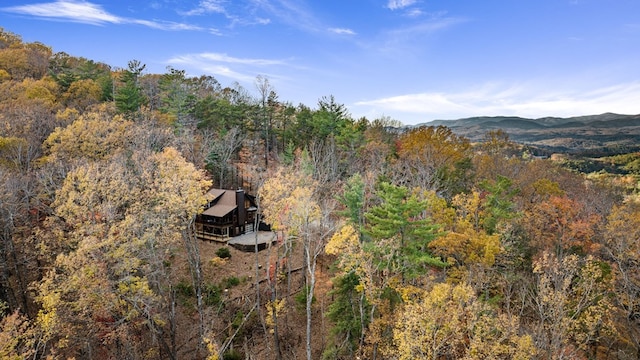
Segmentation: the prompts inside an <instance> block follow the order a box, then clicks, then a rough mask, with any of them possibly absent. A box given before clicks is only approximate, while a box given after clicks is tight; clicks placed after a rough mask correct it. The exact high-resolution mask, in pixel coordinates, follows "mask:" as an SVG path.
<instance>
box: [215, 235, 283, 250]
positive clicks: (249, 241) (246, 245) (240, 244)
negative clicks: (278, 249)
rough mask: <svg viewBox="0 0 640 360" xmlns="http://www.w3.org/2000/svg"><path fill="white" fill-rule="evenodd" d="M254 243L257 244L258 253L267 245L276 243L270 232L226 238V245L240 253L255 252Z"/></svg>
mask: <svg viewBox="0 0 640 360" xmlns="http://www.w3.org/2000/svg"><path fill="white" fill-rule="evenodd" d="M256 241H257V243H258V251H260V250H264V249H266V248H267V246H268V245H269V244H273V243H275V242H276V241H277V237H276V234H275V233H274V232H272V231H258V232H257V233H256V232H251V233H247V234H243V235H240V236H235V237H232V238H227V244H229V245H231V246H233V247H234V248H236V249H238V250H241V251H247V252H251V251H255V247H256Z"/></svg>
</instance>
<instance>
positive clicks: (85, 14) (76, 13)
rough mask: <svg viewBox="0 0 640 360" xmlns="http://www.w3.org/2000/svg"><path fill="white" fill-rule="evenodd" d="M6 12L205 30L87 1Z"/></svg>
mask: <svg viewBox="0 0 640 360" xmlns="http://www.w3.org/2000/svg"><path fill="white" fill-rule="evenodd" d="M2 10H3V11H5V12H11V13H16V14H23V15H30V16H35V17H42V18H47V19H56V20H67V21H72V22H78V23H83V24H90V25H104V24H138V25H143V26H147V27H150V28H154V29H160V30H198V31H200V30H203V29H202V28H201V27H199V26H195V25H190V24H183V23H175V22H171V21H150V20H143V19H131V18H125V17H120V16H117V15H113V14H110V13H109V12H107V11H105V10H104V9H103V8H102V6H100V5H96V4H93V3H90V2H87V1H73V0H58V1H55V2H50V3H41V4H31V5H20V6H11V7H5V8H2Z"/></svg>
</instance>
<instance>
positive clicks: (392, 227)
mask: <svg viewBox="0 0 640 360" xmlns="http://www.w3.org/2000/svg"><path fill="white" fill-rule="evenodd" d="M376 195H377V196H378V197H379V198H380V204H379V205H376V206H373V207H372V208H371V209H369V211H367V212H366V213H365V215H364V216H365V218H366V220H367V223H366V226H365V231H364V232H365V234H366V235H367V236H369V237H370V238H371V241H370V242H369V243H368V245H369V247H370V249H371V251H373V252H381V253H382V254H384V256H383V258H386V259H387V260H386V261H387V263H386V264H385V267H387V268H389V270H391V271H392V273H396V274H401V276H402V278H404V277H405V276H408V277H409V278H412V277H416V276H417V275H419V274H422V273H424V271H425V270H426V268H427V267H428V266H436V267H444V266H446V263H445V262H443V261H442V260H440V259H439V258H437V257H434V256H433V255H431V252H430V250H429V248H428V245H429V243H430V242H431V241H432V240H433V239H435V238H436V237H437V236H438V235H439V234H438V232H437V229H438V227H437V225H435V224H433V223H432V221H431V219H429V218H428V217H426V209H427V207H428V204H427V203H426V201H422V200H420V199H418V197H417V196H416V195H415V194H410V193H409V190H408V189H407V188H406V187H404V186H395V185H391V184H389V183H384V182H383V183H381V184H380V186H379V189H378V191H377V192H376Z"/></svg>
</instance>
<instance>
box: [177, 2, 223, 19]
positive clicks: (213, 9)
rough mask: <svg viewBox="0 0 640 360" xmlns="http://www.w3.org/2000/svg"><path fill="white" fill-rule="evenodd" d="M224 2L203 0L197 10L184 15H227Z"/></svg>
mask: <svg viewBox="0 0 640 360" xmlns="http://www.w3.org/2000/svg"><path fill="white" fill-rule="evenodd" d="M223 4H224V1H222V0H202V1H200V3H199V4H198V6H197V7H196V8H195V9H192V10H189V11H187V12H184V13H182V14H183V15H187V16H193V15H205V14H211V13H217V14H226V10H225V8H224V6H223Z"/></svg>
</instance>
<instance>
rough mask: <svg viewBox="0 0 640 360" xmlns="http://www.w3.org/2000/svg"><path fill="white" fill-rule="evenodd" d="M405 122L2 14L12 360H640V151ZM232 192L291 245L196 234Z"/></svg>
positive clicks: (1, 254) (1, 346) (1, 135)
mask: <svg viewBox="0 0 640 360" xmlns="http://www.w3.org/2000/svg"><path fill="white" fill-rule="evenodd" d="M400 125H401V124H400V123H399V122H397V121H394V120H391V119H389V118H381V119H366V118H361V119H353V118H352V117H351V115H350V114H349V113H348V111H347V109H346V107H345V106H344V105H342V104H340V103H339V102H338V101H337V100H336V99H334V98H333V97H332V96H327V97H323V98H321V99H320V100H319V101H318V104H315V105H314V106H313V107H310V106H306V105H303V104H299V105H293V104H291V103H288V102H287V101H286V99H279V97H278V94H277V89H275V88H274V87H273V86H272V85H271V84H270V82H269V79H268V78H265V77H262V76H257V77H256V81H255V88H253V89H245V88H243V87H241V86H239V85H237V84H230V85H224V84H220V83H219V82H218V81H217V80H216V79H215V78H214V77H213V76H198V77H191V76H188V75H187V74H186V73H185V72H184V71H182V70H180V69H174V68H168V69H167V71H166V73H164V74H149V73H146V72H145V65H144V63H142V62H141V61H137V60H132V61H130V62H129V64H128V67H127V68H126V69H117V68H114V67H112V66H110V65H108V64H102V63H97V62H94V61H92V60H90V59H85V58H79V57H75V56H73V55H70V54H66V53H64V52H54V51H53V50H52V49H51V48H49V47H48V46H46V45H44V44H39V43H24V42H23V41H22V39H21V38H20V36H19V35H16V34H13V33H10V32H8V31H6V30H2V29H0V178H1V181H0V227H1V229H0V230H1V231H0V319H1V320H0V359H5V358H6V359H27V358H30V359H71V358H74V359H638V358H639V356H640V355H639V354H640V198H639V196H638V190H639V187H640V186H639V185H640V183H639V176H640V170H639V166H638V161H640V160H638V159H640V156H638V154H637V153H631V154H626V155H618V156H614V157H610V158H607V159H602V160H601V161H603V162H606V163H607V164H609V167H604V166H603V167H602V168H601V171H600V172H598V173H590V174H587V173H585V172H581V171H576V167H575V166H574V167H572V168H573V170H571V169H568V168H567V167H566V166H565V165H566V164H567V162H566V161H565V160H564V159H562V158H561V157H559V156H556V157H553V158H549V159H547V158H540V157H536V156H531V153H530V151H529V150H528V149H527V148H526V147H523V146H521V145H520V144H517V143H515V142H513V141H512V140H510V139H509V137H508V136H507V135H506V133H505V132H503V131H502V130H500V129H495V130H491V131H488V132H486V133H485V134H484V136H483V137H482V141H479V142H471V141H470V140H469V139H467V138H465V137H463V136H461V135H458V134H456V133H454V132H452V131H451V129H449V128H447V127H446V126H442V125H441V126H435V127H434V126H431V127H429V126H422V127H418V128H411V129H407V128H403V127H401V126H400ZM558 159H560V160H563V161H558ZM612 168H616V169H623V170H624V171H612V172H608V171H606V170H607V169H612ZM578 170H579V169H578ZM614 173H615V174H614ZM211 187H216V188H225V189H235V188H239V187H242V188H244V189H245V190H246V191H247V192H249V193H251V194H254V195H256V202H257V204H258V208H259V209H258V211H259V213H260V214H261V216H262V218H263V220H264V221H265V222H266V223H268V224H270V225H271V228H272V229H273V230H274V231H275V232H276V233H277V234H278V236H277V239H278V242H277V243H274V245H273V246H271V247H269V248H268V249H267V250H263V251H260V252H258V251H256V252H255V253H242V252H240V251H238V250H235V249H233V248H230V247H227V246H226V245H221V244H216V243H209V242H204V241H200V240H198V239H196V237H195V236H194V231H193V226H194V218H195V215H196V214H197V213H198V212H200V211H201V210H202V208H203V206H204V204H205V203H206V201H207V200H206V199H205V193H206V191H207V190H208V189H210V188H211Z"/></svg>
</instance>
